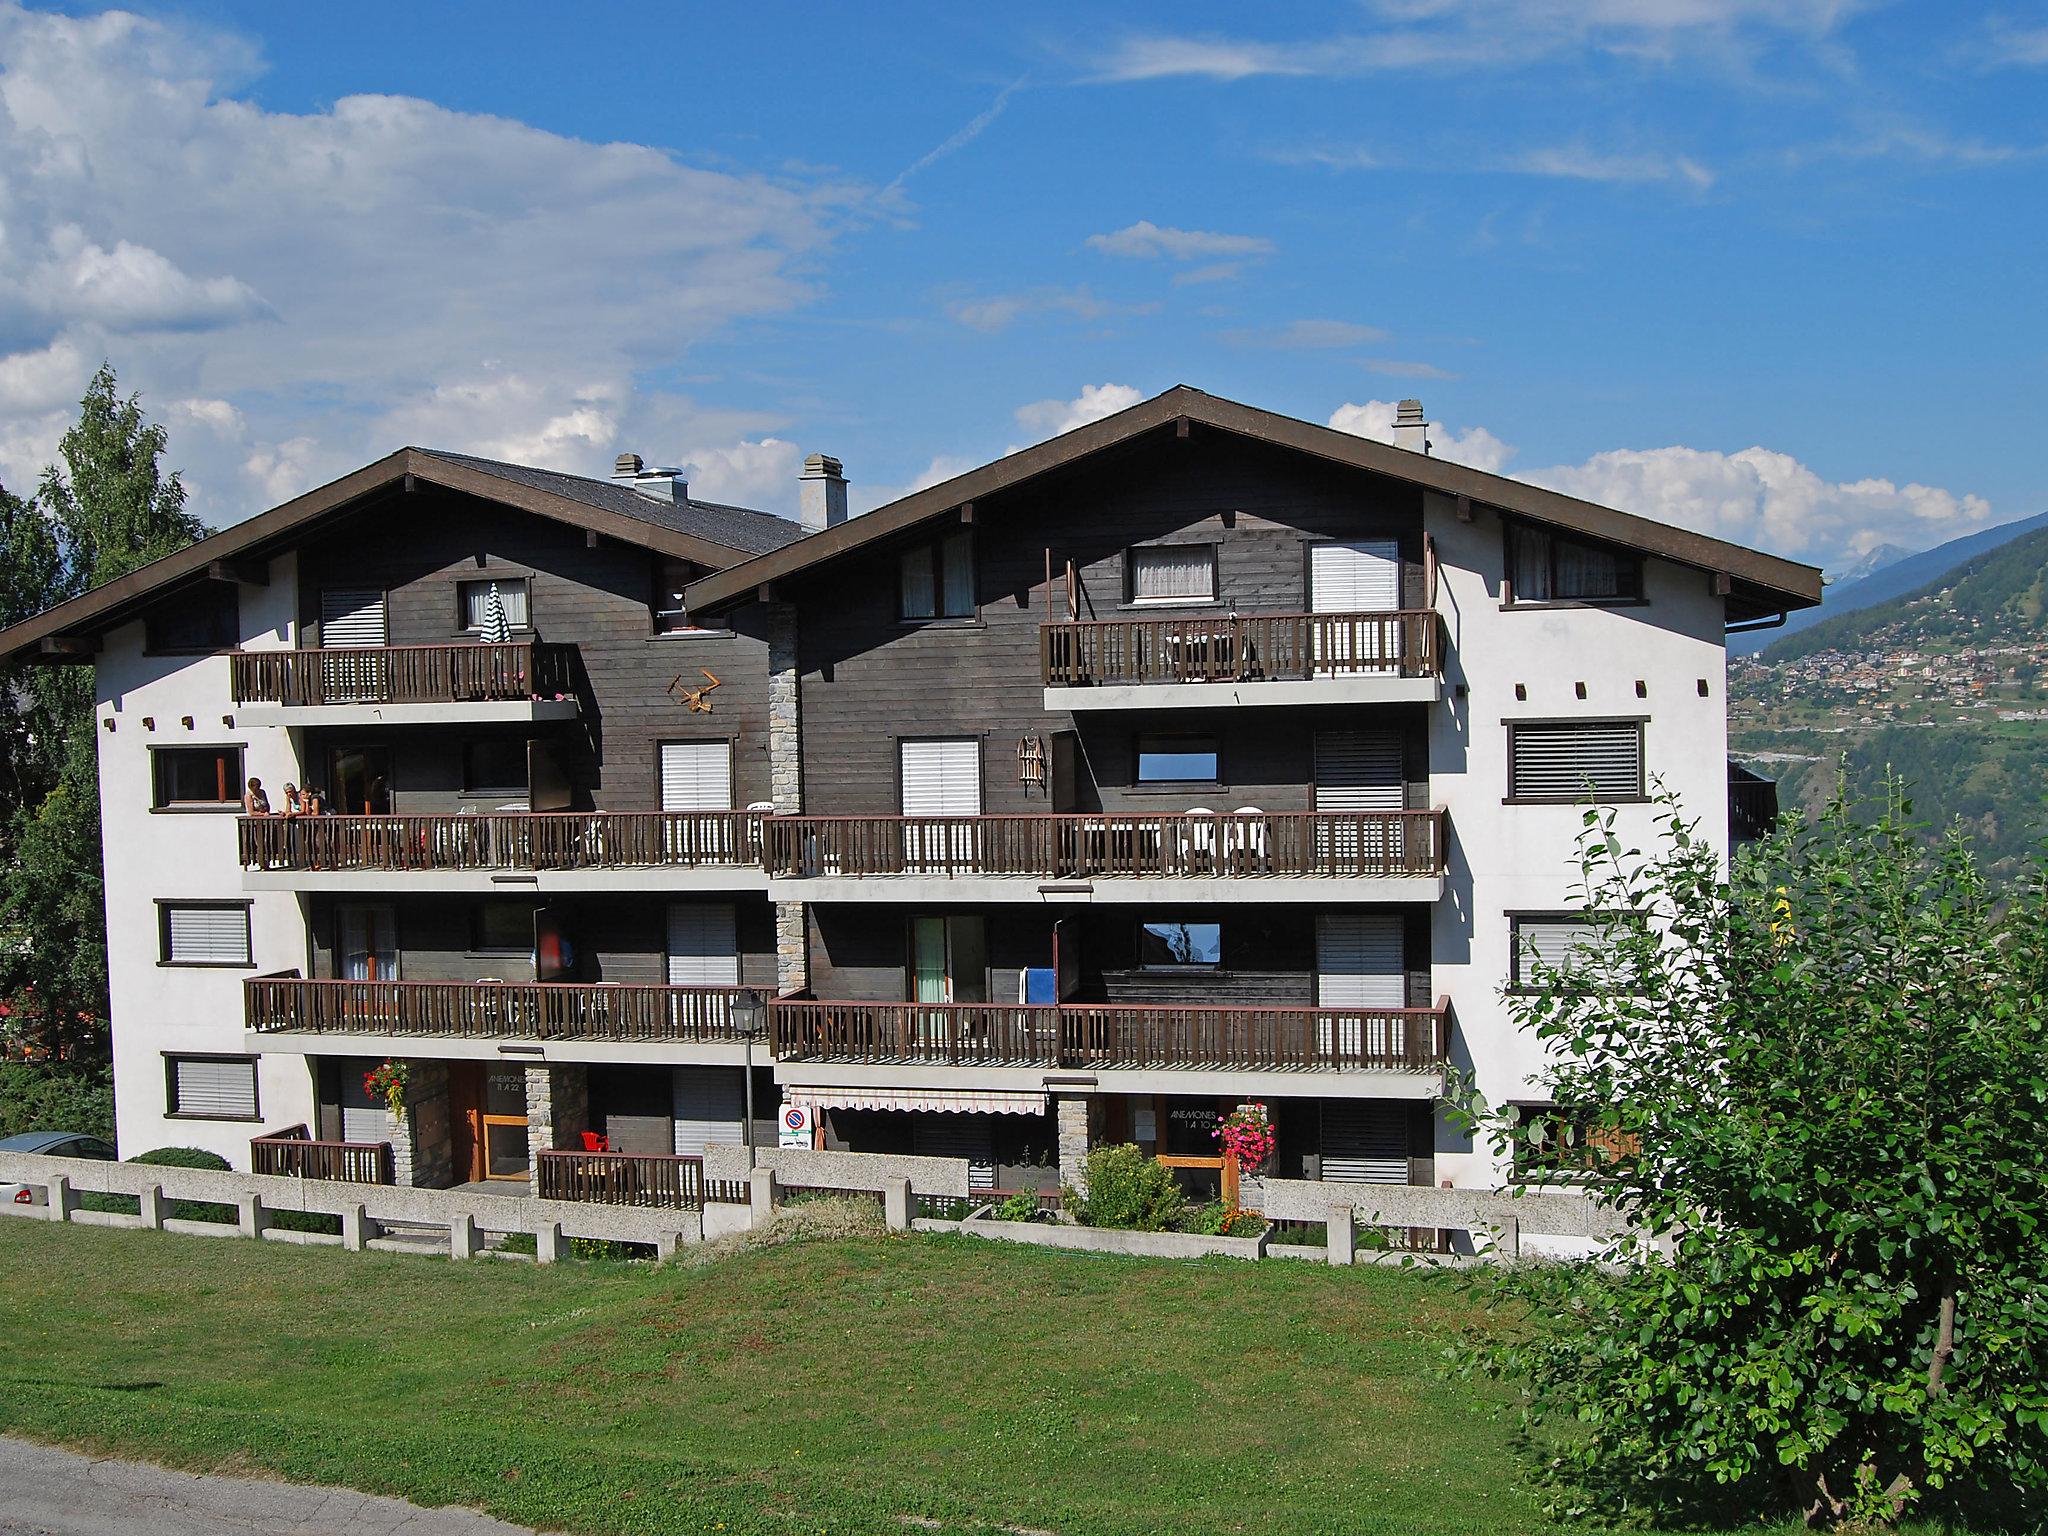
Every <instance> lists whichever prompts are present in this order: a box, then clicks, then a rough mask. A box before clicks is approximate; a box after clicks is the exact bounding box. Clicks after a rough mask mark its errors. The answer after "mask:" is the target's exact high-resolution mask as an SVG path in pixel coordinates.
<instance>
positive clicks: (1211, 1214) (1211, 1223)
mask: <svg viewBox="0 0 2048 1536" xmlns="http://www.w3.org/2000/svg"><path fill="white" fill-rule="evenodd" d="M1180 1225H1181V1230H1182V1231H1183V1232H1198V1233H1200V1234H1201V1235H1202V1236H1204V1237H1257V1236H1258V1235H1259V1234H1260V1233H1261V1232H1263V1231H1264V1230H1265V1227H1266V1217H1265V1214H1264V1213H1263V1212H1260V1211H1245V1210H1239V1209H1237V1208H1235V1207H1233V1206H1228V1205H1225V1204H1224V1203H1223V1202H1222V1201H1221V1200H1212V1201H1211V1202H1210V1203H1209V1204H1207V1205H1198V1206H1196V1207H1195V1208H1194V1209H1193V1210H1191V1211H1189V1212H1188V1213H1187V1214H1186V1215H1185V1216H1183V1217H1182V1218H1181V1224H1180Z"/></svg>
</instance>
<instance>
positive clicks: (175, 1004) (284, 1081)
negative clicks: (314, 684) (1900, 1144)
mask: <svg viewBox="0 0 2048 1536" xmlns="http://www.w3.org/2000/svg"><path fill="white" fill-rule="evenodd" d="M297 586H298V582H297V574H296V569H295V560H294V558H293V557H292V556H289V555H287V556H283V557H280V558H279V559H277V560H275V561H273V562H272V566H271V581H270V585H269V586H267V587H253V586H244V587H240V588H239V589H238V590H239V593H240V607H241V619H242V644H243V647H244V648H245V649H248V650H262V649H271V648H276V647H281V646H288V645H290V644H291V643H292V639H293V635H292V625H293V623H294V619H295V615H294V613H293V606H294V598H295V594H296V592H297ZM97 679H98V702H97V710H96V714H97V719H96V721H95V726H96V730H95V735H96V737H97V740H98V744H99V760H100V821H101V837H102V842H103V846H104V849H105V858H106V892H107V971H108V978H107V979H108V986H109V990H110V993H111V1001H112V1005H113V1009H112V1017H111V1025H112V1030H113V1042H114V1104H115V1115H116V1122H117V1135H118V1138H119V1142H120V1149H121V1155H122V1156H123V1157H132V1156H134V1155H135V1154H136V1153H138V1152H147V1151H149V1150H151V1149H152V1148H155V1147H163V1146H190V1147H203V1148H205V1149H207V1150H208V1151H211V1152H218V1153H219V1154H221V1156H223V1157H225V1158H227V1159H228V1160H229V1161H230V1162H231V1163H233V1164H234V1166H235V1167H237V1168H247V1167H248V1166H249V1138H250V1137H251V1136H252V1135H255V1134H256V1133H257V1132H258V1131H259V1130H267V1129H271V1128H273V1127H277V1126H283V1125H290V1124H293V1123H294V1122H297V1121H302V1120H310V1118H311V1116H312V1114H313V1092H312V1078H311V1075H310V1073H309V1072H308V1070H307V1065H306V1058H305V1057H303V1056H295V1055H274V1056H266V1057H263V1058H261V1059H260V1060H259V1062H258V1064H257V1103H258V1108H259V1110H260V1116H261V1118H260V1119H259V1120H258V1121H256V1122H255V1123H253V1124H251V1123H249V1122H245V1121H222V1120H197V1119H170V1118H167V1117H166V1114H165V1110H166V1107H167V1106H166V1092H165V1073H164V1057H165V1055H166V1053H172V1054H182V1053H187V1052H193V1053H200V1054H209V1055H240V1054H242V1052H243V1028H242V982H243V980H244V979H245V978H246V977H249V976H252V975H258V974H260V973H262V972H265V971H275V970H284V969H289V968H291V967H303V966H304V965H305V963H306V937H305V935H306V928H305V920H304V917H303V916H302V914H301V911H300V906H299V898H298V897H297V896H295V895H291V894H289V893H283V892H276V893H273V892H258V893H245V892H244V891H243V889H242V872H241V867H240V865H239V864H238V863H237V860H236V853H235V818H234V816H233V815H231V814H228V813H226V812H219V813H216V812H164V813H155V812H152V811H151V810H150V800H151V764H150V748H152V747H177V746H219V745H223V744H228V743H241V744H242V745H243V747H244V754H243V757H244V764H245V767H244V770H243V773H244V777H247V776H248V775H250V774H254V775H255V776H257V777H258V778H260V779H262V780H263V783H264V786H265V788H266V789H268V790H269V791H270V794H271V798H272V803H273V804H277V803H280V798H281V791H282V786H283V785H284V783H285V782H286V781H287V780H292V781H294V782H296V780H297V779H298V776H299V765H298V763H297V760H296V758H295V755H294V748H293V743H292V741H291V733H290V732H289V731H287V730H285V729H283V728H282V727H275V726H271V727H263V728H260V729H250V728H248V727H247V726H245V725H244V724H243V722H241V721H240V720H236V719H235V718H234V716H235V705H234V699H233V696H232V694H231V692H230V689H229V680H228V659H227V657H225V656H197V657H195V656H147V655H145V654H143V626H142V624H141V623H140V622H136V623H133V624H127V625H123V626H122V627H121V628H119V629H116V630H114V631H112V632H110V633H109V634H108V635H107V636H106V638H105V641H104V644H103V648H102V650H101V653H100V656H99V658H98V667H97ZM187 716H189V717H190V718H191V720H192V724H191V725H190V726H189V727H188V726H187V725H185V724H184V720H185V718H186V717H187ZM145 720H151V721H154V722H155V724H154V728H153V729H152V728H151V727H150V726H147V725H145V724H144V723H143V722H144V721H145ZM110 721H111V722H112V724H113V729H112V730H109V729H108V728H107V726H108V722H110ZM230 721H232V723H228V722H230ZM180 899H193V900H202V899H215V900H233V901H241V900H245V899H246V900H249V901H251V902H252V906H251V910H250V953H251V957H252V959H253V961H254V963H253V964H252V965H251V966H250V967H249V968H248V969H246V970H244V969H240V968H236V969H226V968H218V969H216V968H210V967H209V968H192V967H182V966H165V965H159V964H158V963H157V961H158V954H159V944H158V927H157V924H158V916H157V903H158V901H159V900H180Z"/></svg>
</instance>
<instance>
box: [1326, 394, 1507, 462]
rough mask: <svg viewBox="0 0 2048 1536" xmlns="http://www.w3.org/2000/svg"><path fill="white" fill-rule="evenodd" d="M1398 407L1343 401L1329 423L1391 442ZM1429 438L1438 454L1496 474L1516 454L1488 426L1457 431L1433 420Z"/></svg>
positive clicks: (1389, 402)
mask: <svg viewBox="0 0 2048 1536" xmlns="http://www.w3.org/2000/svg"><path fill="white" fill-rule="evenodd" d="M1394 407H1395V402H1394V401H1392V400H1365V401H1360V402H1358V403H1357V404H1346V405H1340V406H1338V407H1337V409H1336V410H1335V411H1333V412H1331V413H1330V423H1329V424H1330V425H1331V426H1333V427H1335V428H1336V429H1337V430H1338V431H1339V432H1349V433H1351V434H1352V435H1353V436H1355V437H1369V438H1371V439H1372V440H1373V441H1374V442H1376V443H1391V442H1392V441H1393V440H1394ZM1429 442H1430V452H1432V453H1434V454H1435V455H1436V456H1437V457H1438V458H1440V459H1450V460H1452V461H1453V462H1455V463H1458V464H1466V465H1469V466H1471V467H1472V468H1473V469H1483V470H1485V471H1486V472H1487V473H1488V474H1493V475H1497V474H1500V473H1502V472H1503V471H1504V470H1505V469H1506V468H1507V464H1508V460H1510V459H1512V458H1513V457H1514V456H1515V450H1514V449H1513V448H1510V447H1509V446H1508V445H1507V444H1506V443H1504V442H1502V441H1501V440H1500V439H1499V438H1497V437H1495V436H1494V435H1493V434H1492V433H1491V432H1489V431H1487V430H1486V428H1484V427H1468V428H1467V429H1466V430H1465V431H1463V432H1453V431H1451V430H1450V429H1449V428H1448V427H1444V426H1439V425H1434V424H1432V425H1431V427H1430V429H1429Z"/></svg>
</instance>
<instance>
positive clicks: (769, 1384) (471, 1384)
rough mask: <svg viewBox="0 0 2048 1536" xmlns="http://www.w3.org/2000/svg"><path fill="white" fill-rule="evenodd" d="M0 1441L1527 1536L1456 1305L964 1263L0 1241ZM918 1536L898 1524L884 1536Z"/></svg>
mask: <svg viewBox="0 0 2048 1536" xmlns="http://www.w3.org/2000/svg"><path fill="white" fill-rule="evenodd" d="M0 1315H4V1316H5V1317H7V1318H8V1320H9V1322H8V1348H7V1352H6V1354H5V1357H4V1359H0V1432H9V1433H15V1434H23V1435H29V1436H33V1437H36V1438H41V1439H47V1440H53V1441H58V1442H61V1443H64V1444H69V1445H76V1446H85V1447H89V1448H93V1449H98V1450H103V1451H109V1452H115V1453H123V1454H129V1455H135V1456H142V1457H147V1458H150V1459H155V1460H160V1461H165V1462H168V1463H171V1464H173V1465H178V1466H184V1467H191V1468H201V1469H205V1468H214V1467H218V1466H223V1465H225V1466H227V1467H229V1468H238V1469H242V1470H263V1471H267V1472H270V1473H274V1474H277V1475H280V1476H283V1477H285V1478H289V1479H292V1480H294V1481H300V1482H309V1483H316V1482H317V1483H336V1484H343V1485H347V1486H352V1487H356V1488H361V1489H366V1490H369V1491H372V1492H378V1493H390V1494H396V1495H400V1496H402V1497H405V1498H408V1499H412V1500H415V1501H417V1502H420V1503H424V1504H429V1505H437V1504H445V1503H461V1504H472V1505H476V1506H479V1507H481V1508H484V1509H487V1510H489V1511H490V1512H491V1513H493V1514H495V1515H498V1516H500V1517H501V1518H504V1519H508V1520H514V1521H518V1522H521V1523H525V1524H529V1525H537V1526H542V1527H547V1528H563V1529H571V1530H576V1531H588V1532H613V1531H618V1532H626V1531H636V1532H637V1531H648V1532H652V1531H661V1532H669V1531H700V1530H701V1531H715V1530H725V1531H733V1532H742V1531H746V1532H777V1533H793V1532H816V1531H830V1532H835V1533H837V1532H865V1531H876V1532H881V1531H886V1532H889V1533H891V1536H902V1533H903V1532H904V1531H905V1530H911V1529H940V1530H949V1531H955V1530H957V1531H970V1530H971V1531H995V1530H999V1529H1001V1528H1003V1527H1005V1526H1008V1527H1021V1528H1026V1529H1032V1530H1043V1531H1054V1532H1058V1533H1060V1536H1081V1533H1124V1532H1130V1533H1138V1532H1156V1531H1163V1530H1204V1531H1225V1532H1239V1531H1241V1532H1275V1533H1278V1532H1288V1533H1306V1532H1339V1531H1342V1532H1374V1531H1389V1532H1391V1531H1413V1530H1418V1529H1424V1528H1426V1529H1428V1530H1430V1531H1431V1532H1432V1533H1436V1536H1453V1533H1459V1532H1474V1533H1478V1532H1485V1533H1493V1536H1498V1533H1513V1532H1525V1531H1536V1530H1543V1529H1547V1528H1548V1527H1547V1526H1546V1525H1545V1524H1544V1522H1543V1521H1542V1520H1541V1519H1540V1518H1539V1516H1538V1513H1537V1510H1536V1501H1535V1499H1534V1497H1533V1496H1532V1495H1531V1494H1530V1493H1529V1492H1528V1491H1527V1489H1526V1486H1525V1485H1524V1483H1523V1481H1522V1479H1521V1477H1520V1475H1519V1472H1518V1469H1517V1467H1516V1465H1515V1463H1514V1461H1513V1458H1512V1454H1511V1452H1510V1450H1509V1447H1508V1433H1507V1424H1506V1422H1505V1421H1504V1420H1503V1419H1501V1418H1499V1417H1497V1416H1496V1415H1495V1413H1494V1412H1493V1409H1492V1406H1491V1405H1490V1404H1489V1402H1488V1401H1486V1400H1485V1398H1484V1396H1483V1395H1481V1394H1479V1393H1476V1392H1475V1390H1474V1389H1473V1388H1471V1387H1470V1386H1468V1385H1465V1384H1459V1383H1446V1382H1444V1381H1442V1380H1440V1379H1438V1377H1437V1375H1436V1371H1435V1367H1436V1365H1437V1363H1438V1360H1439V1358H1440V1354H1441V1351H1442V1348H1443V1346H1444V1345H1445V1344H1446V1343H1447V1342H1448V1341H1449V1340H1450V1339H1451V1338H1452V1337H1453V1336H1454V1335H1455V1334H1456V1333H1457V1332H1458V1330H1459V1329H1460V1328H1461V1327H1463V1326H1464V1325H1465V1324H1467V1323H1469V1322H1470V1321H1472V1320H1473V1318H1474V1316H1475V1307H1474V1303H1473V1302H1472V1301H1471V1300H1470V1299H1469V1298H1468V1297H1467V1296H1466V1294H1465V1293H1463V1292H1461V1291H1460V1290H1458V1289H1457V1288H1456V1284H1455V1282H1453V1281H1450V1280H1449V1279H1447V1278H1446V1277H1441V1276H1437V1277H1431V1276H1425V1275H1420V1274H1416V1273H1408V1272H1401V1271H1388V1270H1377V1269H1366V1268H1360V1269H1354V1270H1345V1271H1336V1270H1330V1269H1327V1268H1324V1267H1321V1266H1318V1265H1312V1264H1308V1263H1293V1262H1288V1263H1281V1262H1269V1263H1266V1264H1261V1265H1256V1266H1255V1265H1250V1264H1244V1263H1237V1262H1232V1261H1227V1260H1214V1261H1207V1262H1202V1263H1171V1264H1169V1263H1158V1262H1148V1261H1142V1260H1127V1259H1115V1258H1109V1257H1103V1256H1091V1255H1078V1254H1068V1253H1055V1252H1041V1251H1037V1250H1032V1249H1027V1248H1011V1247H1007V1246H1004V1245H1000V1244H991V1243H987V1242H982V1241H977V1240H974V1239H967V1238H949V1237H928V1236H916V1237H908V1238H897V1239H893V1240H867V1241H837V1242H812V1243H805V1244H800V1245H795V1246H790V1247H784V1248H778V1249H771V1250H767V1251H762V1252H755V1253H748V1254H743V1255H740V1256H738V1257H735V1258H732V1259H729V1260H725V1261H722V1262H720V1263H717V1264H713V1265H706V1266H703V1267H698V1268H686V1267H674V1266H669V1267H662V1268H658V1269H657V1268H653V1267H648V1266H630V1267H621V1266H585V1265H570V1264H565V1265H559V1266H554V1267H551V1268H546V1269H542V1268H538V1267H534V1266H527V1265H513V1264H505V1263H500V1262H478V1263H474V1264H468V1265H459V1264H458V1265H451V1264H448V1263H446V1262H442V1261H438V1260H427V1259H415V1258H407V1257H400V1256H396V1255H385V1254H366V1255H356V1254H344V1253H341V1252H339V1251H336V1250H331V1249H306V1248H298V1247H289V1246H285V1245H282V1244H255V1243H248V1242H242V1241H238V1240H231V1239H195V1238H189V1237H180V1236H175V1235H166V1234H155V1233H146V1232H136V1231H119V1230H109V1229H105V1228H91V1227H75V1226H73V1227H66V1226H56V1225H42V1224H38V1223H31V1222H27V1221H15V1220H7V1221H0ZM906 1517H908V1520H910V1521H915V1522H916V1523H915V1524H911V1523H907V1520H906Z"/></svg>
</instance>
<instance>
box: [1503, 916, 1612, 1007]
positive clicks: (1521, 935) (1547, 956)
mask: <svg viewBox="0 0 2048 1536" xmlns="http://www.w3.org/2000/svg"><path fill="white" fill-rule="evenodd" d="M1508 937H1509V940H1510V941H1511V944H1512V948H1513V954H1512V957H1511V958H1510V961H1509V965H1508V979H1509V982H1510V984H1511V985H1512V986H1514V987H1515V988H1516V989H1517V990H1525V989H1527V988H1528V987H1529V986H1530V985H1531V984H1532V980H1533V976H1534V973H1535V970H1536V967H1537V966H1538V965H1544V966H1549V967H1551V968H1552V969H1555V970H1562V971H1569V970H1572V969H1574V968H1575V967H1576V966H1577V965H1578V964H1580V963H1581V962H1582V961H1584V960H1586V959H1589V958H1591V957H1593V956H1594V955H1596V954H1597V953H1598V948H1599V938H1598V935H1597V934H1596V933H1595V932H1594V929H1593V923H1592V920H1591V919H1590V918H1588V917H1587V916H1586V915H1585V914H1584V913H1583V912H1559V913H1551V914H1546V915H1542V916H1535V917H1510V918H1509V919H1508Z"/></svg>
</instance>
